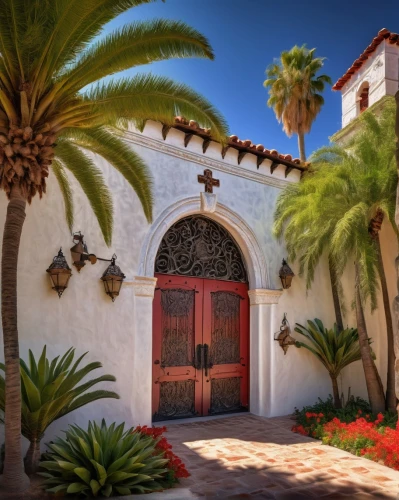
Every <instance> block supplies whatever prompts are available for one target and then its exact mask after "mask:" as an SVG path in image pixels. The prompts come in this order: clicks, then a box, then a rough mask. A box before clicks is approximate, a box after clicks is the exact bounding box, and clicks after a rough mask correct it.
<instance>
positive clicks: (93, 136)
mask: <svg viewBox="0 0 399 500" xmlns="http://www.w3.org/2000/svg"><path fill="white" fill-rule="evenodd" d="M68 136H69V137H70V140H71V141H72V142H73V143H74V144H76V145H77V146H80V147H83V148H86V149H89V150H90V151H92V152H93V153H98V154H99V155H101V156H102V157H103V158H104V159H105V160H107V161H108V162H109V163H111V165H112V166H113V167H114V168H116V169H117V170H118V171H119V172H120V173H121V174H122V175H123V176H124V177H125V179H126V180H127V181H128V182H129V184H130V185H131V186H132V188H133V189H134V190H135V192H136V194H137V196H138V198H139V200H140V202H141V204H142V206H143V210H144V213H145V215H146V217H147V220H148V221H149V222H151V220H152V207H153V196H152V178H151V175H150V173H149V171H148V168H147V167H146V165H145V163H144V162H143V160H142V159H141V158H140V157H139V156H138V155H137V154H136V153H135V152H134V151H133V150H132V149H131V148H130V147H129V146H128V145H127V144H126V143H124V142H123V140H122V139H120V138H118V137H117V136H116V134H115V133H111V132H109V131H107V130H105V129H104V128H98V129H80V130H79V129H71V130H68Z"/></svg>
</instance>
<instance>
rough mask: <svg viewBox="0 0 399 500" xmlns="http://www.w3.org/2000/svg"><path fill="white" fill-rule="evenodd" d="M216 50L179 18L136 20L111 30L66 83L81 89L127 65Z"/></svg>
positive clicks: (210, 53)
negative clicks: (170, 19) (178, 19)
mask: <svg viewBox="0 0 399 500" xmlns="http://www.w3.org/2000/svg"><path fill="white" fill-rule="evenodd" d="M187 57H204V58H208V59H213V58H214V54H213V51H212V48H211V46H210V45H209V42H208V41H207V39H206V38H205V37H204V36H203V35H201V33H199V32H198V31H197V30H195V29H193V28H191V27H190V26H188V25H187V24H185V23H182V22H180V21H168V20H163V19H160V20H155V21H147V22H141V23H134V24H131V25H127V26H124V27H123V28H121V29H119V30H117V31H115V32H113V33H111V34H110V35H108V36H107V37H105V38H104V39H102V40H101V41H99V42H98V43H96V44H95V45H94V46H92V47H90V48H89V49H88V50H87V51H86V52H85V53H84V54H83V56H82V57H81V58H80V59H79V61H78V62H77V63H76V64H75V65H74V67H72V68H71V69H70V70H69V71H68V72H67V73H66V74H64V75H62V78H61V81H62V82H64V81H65V82H66V83H63V86H65V85H66V86H67V87H69V88H70V87H71V86H72V87H73V88H74V89H75V90H78V89H81V88H83V87H84V86H86V85H88V84H89V83H92V82H95V81H96V80H99V79H101V78H103V77H105V76H108V75H111V74H113V73H117V72H119V71H123V70H125V69H128V68H132V67H135V66H139V65H142V64H149V63H152V62H155V61H161V60H164V59H172V58H187Z"/></svg>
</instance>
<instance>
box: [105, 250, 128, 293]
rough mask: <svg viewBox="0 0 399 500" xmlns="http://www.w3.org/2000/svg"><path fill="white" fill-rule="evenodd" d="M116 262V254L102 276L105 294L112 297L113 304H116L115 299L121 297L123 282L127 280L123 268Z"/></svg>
mask: <svg viewBox="0 0 399 500" xmlns="http://www.w3.org/2000/svg"><path fill="white" fill-rule="evenodd" d="M115 261H116V255H115V254H114V255H113V256H112V259H111V264H110V265H109V266H108V267H107V269H106V270H105V271H104V274H103V275H102V276H101V280H102V282H103V283H104V289H105V293H106V294H107V295H109V296H110V297H111V299H112V302H114V301H115V298H116V297H117V296H118V295H119V292H120V289H121V286H122V283H123V280H124V279H125V278H126V276H125V275H124V274H123V272H122V271H121V268H120V267H119V266H117V265H116V264H115Z"/></svg>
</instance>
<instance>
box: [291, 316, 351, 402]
mask: <svg viewBox="0 0 399 500" xmlns="http://www.w3.org/2000/svg"><path fill="white" fill-rule="evenodd" d="M295 331H296V332H298V333H300V334H301V335H303V336H304V337H305V338H306V339H307V341H308V342H307V343H305V342H299V341H297V342H296V346H297V347H304V348H305V349H307V350H308V351H310V352H312V353H313V354H314V355H315V356H316V357H317V358H318V360H319V361H321V362H322V363H323V365H324V366H325V368H326V369H327V371H328V374H329V375H330V378H331V382H332V387H333V396H334V406H335V408H342V402H341V398H340V396H339V390H338V376H339V374H340V373H341V371H342V370H343V369H344V368H345V367H346V366H348V365H350V364H351V363H353V362H355V361H359V360H360V359H361V355H360V346H359V335H358V333H357V330H356V328H346V329H345V330H341V331H340V330H338V328H337V325H334V328H331V329H328V328H326V327H325V326H324V325H323V323H322V322H321V321H320V320H319V319H317V318H316V319H315V320H314V321H310V320H308V328H306V327H305V326H302V325H300V324H299V323H297V324H296V327H295Z"/></svg>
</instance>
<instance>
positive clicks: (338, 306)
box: [328, 257, 344, 332]
mask: <svg viewBox="0 0 399 500" xmlns="http://www.w3.org/2000/svg"><path fill="white" fill-rule="evenodd" d="M328 269H329V271H330V281H331V291H332V296H333V302H334V311H335V322H336V323H337V327H338V330H339V331H340V332H342V330H343V329H344V324H343V321H342V311H341V303H340V301H339V294H338V287H337V275H336V273H335V269H334V267H333V265H332V262H331V259H330V257H329V258H328Z"/></svg>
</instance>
